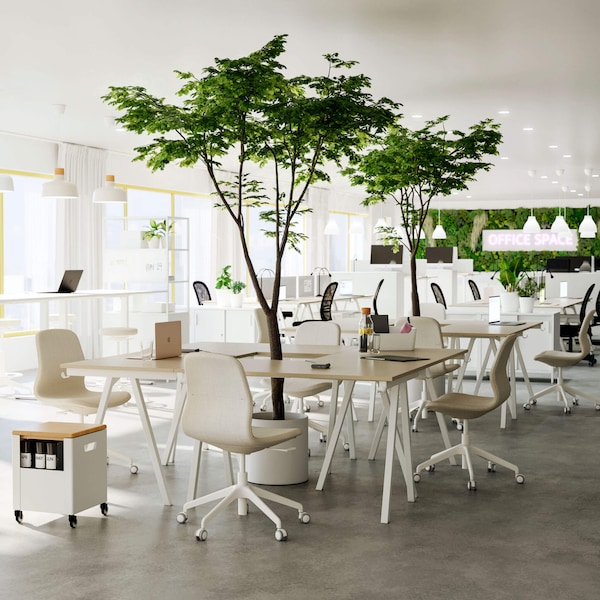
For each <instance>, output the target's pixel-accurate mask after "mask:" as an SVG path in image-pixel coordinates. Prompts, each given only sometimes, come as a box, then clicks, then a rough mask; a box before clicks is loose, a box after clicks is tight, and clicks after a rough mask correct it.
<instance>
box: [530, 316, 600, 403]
mask: <svg viewBox="0 0 600 600" xmlns="http://www.w3.org/2000/svg"><path fill="white" fill-rule="evenodd" d="M595 314H596V309H592V310H590V311H588V312H587V314H586V315H585V317H584V319H583V321H582V323H581V327H580V328H579V352H563V351H561V350H546V351H545V352H541V353H540V354H538V355H537V356H535V357H534V360H537V361H539V362H542V363H544V364H546V365H550V366H551V367H554V368H555V369H557V371H558V374H557V381H556V383H555V384H554V385H550V386H548V387H546V388H544V389H543V390H541V391H540V392H537V394H534V395H533V396H531V398H529V400H528V401H527V402H526V403H525V404H524V406H523V408H525V410H529V409H530V408H531V405H532V404H537V399H538V398H540V397H541V396H545V395H546V394H549V393H550V392H554V391H556V392H557V395H558V401H559V402H560V401H561V400H562V403H563V405H564V406H563V411H564V413H565V414H569V413H570V412H571V407H570V406H569V402H568V399H567V394H569V395H571V396H573V404H575V405H577V404H579V400H578V398H579V397H581V398H585V399H586V400H589V401H590V402H593V403H594V406H595V408H596V410H600V401H599V399H598V397H594V396H591V395H590V394H586V393H585V392H582V391H580V390H577V389H575V388H574V387H571V386H570V385H567V384H566V383H565V379H564V373H563V369H565V367H571V366H573V365H576V364H577V363H578V362H579V361H580V360H583V359H585V358H586V357H587V356H588V355H589V354H590V350H591V348H592V342H591V341H590V335H589V330H590V324H591V322H592V319H593V318H594V315H595Z"/></svg>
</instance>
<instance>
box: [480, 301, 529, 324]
mask: <svg viewBox="0 0 600 600" xmlns="http://www.w3.org/2000/svg"><path fill="white" fill-rule="evenodd" d="M488 323H489V324H490V325H524V322H523V321H502V320H500V296H490V298H489V302H488Z"/></svg>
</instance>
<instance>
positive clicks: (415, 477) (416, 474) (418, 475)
mask: <svg viewBox="0 0 600 600" xmlns="http://www.w3.org/2000/svg"><path fill="white" fill-rule="evenodd" d="M413 481H414V482H415V483H419V481H421V475H420V474H419V473H415V474H414V475H413Z"/></svg>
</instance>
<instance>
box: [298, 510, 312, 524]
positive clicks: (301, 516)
mask: <svg viewBox="0 0 600 600" xmlns="http://www.w3.org/2000/svg"><path fill="white" fill-rule="evenodd" d="M298 520H299V521H300V523H303V524H304V525H306V523H310V515H309V514H308V513H305V512H301V513H298Z"/></svg>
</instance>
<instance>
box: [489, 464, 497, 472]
mask: <svg viewBox="0 0 600 600" xmlns="http://www.w3.org/2000/svg"><path fill="white" fill-rule="evenodd" d="M495 472H496V465H495V464H494V463H493V462H488V473H495Z"/></svg>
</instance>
